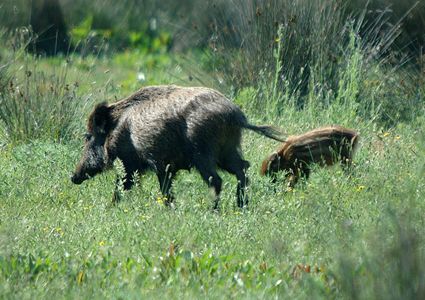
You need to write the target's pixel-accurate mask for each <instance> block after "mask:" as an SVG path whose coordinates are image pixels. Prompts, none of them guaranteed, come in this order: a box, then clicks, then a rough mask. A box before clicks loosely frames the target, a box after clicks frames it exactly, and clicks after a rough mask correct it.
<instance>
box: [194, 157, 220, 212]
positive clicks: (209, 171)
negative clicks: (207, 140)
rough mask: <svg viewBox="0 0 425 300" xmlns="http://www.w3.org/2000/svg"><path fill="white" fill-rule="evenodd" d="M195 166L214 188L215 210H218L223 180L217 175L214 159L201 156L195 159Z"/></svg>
mask: <svg viewBox="0 0 425 300" xmlns="http://www.w3.org/2000/svg"><path fill="white" fill-rule="evenodd" d="M194 164H195V167H196V169H197V170H198V171H199V173H200V174H201V176H202V179H203V180H204V181H205V182H206V183H207V184H208V186H209V187H212V188H214V193H215V199H214V209H218V204H219V201H220V198H219V196H220V192H221V184H222V180H221V178H220V176H218V174H217V171H216V168H215V163H214V160H213V159H212V157H209V156H207V155H199V156H198V157H197V158H196V159H195V162H194Z"/></svg>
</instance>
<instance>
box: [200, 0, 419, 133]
mask: <svg viewBox="0 0 425 300" xmlns="http://www.w3.org/2000/svg"><path fill="white" fill-rule="evenodd" d="M242 2H243V3H242ZM242 2H240V1H237V0H236V1H233V2H232V5H231V7H230V9H229V7H227V10H226V11H223V12H222V14H221V15H220V14H219V13H216V15H217V16H218V18H217V21H216V22H217V23H216V26H215V28H216V35H215V37H214V39H213V40H212V41H211V44H210V47H211V51H210V52H208V55H209V56H210V58H211V59H210V63H211V64H212V65H213V68H212V69H213V70H215V71H216V72H217V73H219V74H221V76H223V77H224V78H225V81H226V82H227V83H228V84H230V85H231V86H233V88H234V89H235V90H239V91H240V90H241V89H243V88H246V87H248V88H250V87H256V88H257V92H256V97H255V99H256V101H254V103H253V104H254V105H251V106H254V107H256V109H257V110H262V109H264V108H266V107H268V106H270V104H271V105H272V106H275V109H272V110H276V111H279V110H280V111H282V106H284V105H290V104H295V105H296V106H297V107H299V108H302V107H304V106H306V104H313V103H314V105H315V107H316V108H317V109H325V108H328V107H330V106H331V105H332V103H334V102H335V103H341V102H344V103H350V105H352V104H354V105H355V107H354V106H352V107H349V108H348V109H350V110H352V113H353V114H354V115H357V116H360V117H362V118H368V119H370V120H378V121H380V122H381V124H383V125H394V124H395V123H396V122H397V121H400V120H411V119H412V118H414V117H416V116H417V114H416V111H417V110H416V108H417V107H420V106H423V105H424V103H423V101H422V100H421V97H420V95H421V94H422V93H423V87H422V86H423V85H420V84H418V83H419V81H420V80H421V79H420V78H422V79H423V74H420V73H419V72H417V71H414V70H412V68H409V67H408V65H409V58H408V57H407V56H403V55H402V54H400V52H396V51H393V50H392V47H393V44H394V41H395V40H397V38H398V37H399V35H400V32H401V31H400V21H399V22H396V23H395V24H390V22H389V20H390V17H391V14H390V11H389V10H383V11H381V12H379V13H378V12H376V13H375V18H373V19H372V18H370V17H369V16H368V14H369V11H368V10H367V7H365V8H364V9H363V10H362V11H360V12H358V13H357V14H351V15H350V14H349V12H348V10H347V6H346V5H345V4H344V3H343V2H339V1H319V2H317V1H304V0H299V1H295V2H294V1H268V2H261V1H254V0H250V1H242ZM229 20H231V21H229ZM229 22H230V23H229ZM412 79H414V80H412ZM269 91H272V93H271V94H270V93H269ZM354 115H353V117H354Z"/></svg>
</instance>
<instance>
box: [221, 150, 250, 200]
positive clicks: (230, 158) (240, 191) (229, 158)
mask: <svg viewBox="0 0 425 300" xmlns="http://www.w3.org/2000/svg"><path fill="white" fill-rule="evenodd" d="M220 167H221V168H222V169H224V170H226V171H227V172H229V173H230V174H233V175H235V176H236V179H237V180H238V185H237V189H236V197H237V198H236V201H237V202H236V203H237V205H238V207H243V206H244V204H248V197H247V196H246V194H245V191H246V186H247V185H248V183H249V181H248V177H247V175H246V171H247V170H248V168H249V162H247V161H246V160H243V159H242V157H241V156H240V154H239V153H238V152H237V151H236V150H235V151H234V152H232V153H228V154H227V155H226V156H225V158H224V160H223V161H222V162H221V163H220Z"/></svg>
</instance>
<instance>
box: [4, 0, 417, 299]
mask: <svg viewBox="0 0 425 300" xmlns="http://www.w3.org/2000/svg"><path fill="white" fill-rule="evenodd" d="M43 1H44V0H43ZM48 1H52V0H48ZM41 2H42V1H41V0H40V1H35V0H34V1H33V2H32V4H33V5H31V6H29V5H28V2H27V1H9V0H5V1H2V2H1V3H0V43H1V45H2V46H1V47H0V295H1V297H4V298H19V299H21V298H24V299H25V298H31V299H32V298H46V297H47V298H53V297H54V298H77V297H78V298H104V297H108V298H119V297H122V298H124V297H125V298H139V297H140V296H149V297H163V296H167V297H171V298H182V297H211V298H228V297H241V298H242V297H244V298H254V297H255V298H260V297H261V298H265V297H266V298H272V297H273V298H284V299H285V298H299V299H304V298H305V299H307V298H308V299H311V298H324V299H329V298H338V299H339V298H347V299H356V298H368V299H369V298H376V299H381V298H384V299H400V298H403V299H424V298H425V276H424V275H425V274H424V270H423V268H421V266H423V265H424V259H425V241H424V236H425V232H424V228H425V226H424V225H425V224H424V218H423V215H424V212H425V207H424V205H425V201H424V193H423V190H424V185H425V183H424V180H423V178H424V175H425V150H424V149H425V132H424V128H425V114H424V112H425V111H424V98H425V81H424V80H425V72H424V70H425V65H424V63H425V60H424V56H423V55H424V52H423V48H422V47H423V45H424V38H425V36H424V35H423V30H422V29H423V26H424V25H425V24H424V14H423V12H424V11H425V10H424V3H423V2H422V1H419V2H416V1H403V2H399V1H389V0H387V1H384V0H382V1H379V0H376V1H370V2H368V3H366V1H362V0H356V1H350V2H345V1H330V0H329V1H328V0H323V1H307V0H299V1H286V0H281V1H277V0H270V1H255V0H248V1H239V0H234V1H224V0H222V1H221V0H217V1H209V2H208V4H206V3H205V1H196V0H190V1H189V0H187V1H186V0H185V1H149V0H145V1H141V0H126V1H120V2H119V3H116V2H114V1H110V0H104V1H101V0H95V1H82V0H77V1H67V0H63V1H59V4H60V8H61V10H62V13H63V18H64V24H65V25H66V28H67V35H68V36H69V41H70V44H69V47H68V50H67V51H65V52H63V51H60V52H59V51H58V52H57V53H53V54H57V55H50V53H44V54H43V53H38V54H33V53H28V52H27V50H32V49H33V45H34V39H36V38H37V36H38V37H40V33H37V32H35V31H34V28H33V27H31V26H29V24H30V23H31V15H32V13H33V10H34V7H35V8H37V7H38V5H39V3H41ZM34 4H36V5H35V6H34ZM40 5H41V4H40ZM169 83H174V84H182V85H206V86H210V87H215V88H217V89H219V90H220V91H222V92H223V93H225V94H227V95H228V96H229V98H231V99H232V100H233V101H235V102H236V103H237V104H238V105H240V106H241V107H242V109H243V110H244V112H245V113H246V114H247V116H248V117H249V119H250V120H251V121H252V122H253V123H269V124H275V125H278V126H281V127H282V128H283V129H284V130H285V131H286V132H288V133H290V134H297V133H301V132H304V131H306V130H309V129H312V128H315V127H318V126H322V125H325V124H341V125H344V126H347V127H351V128H355V129H356V130H358V131H359V132H360V135H361V148H360V149H359V151H358V153H357V155H356V158H355V169H354V171H353V173H352V174H351V175H350V176H345V174H344V173H343V172H342V170H340V169H339V168H338V167H335V168H329V169H320V168H315V170H314V172H313V175H312V178H311V179H310V180H309V181H308V182H304V183H302V184H300V185H298V186H296V188H295V189H292V190H290V189H287V188H286V185H285V184H284V178H283V174H282V177H281V180H279V181H278V184H276V185H273V184H272V183H270V182H269V180H268V179H267V178H262V177H260V176H259V175H258V169H259V166H260V163H261V160H262V159H263V158H264V156H265V155H266V154H267V153H269V152H271V151H273V150H274V149H275V148H276V147H277V144H276V143H275V142H273V141H270V140H267V139H265V138H263V137H259V136H257V135H255V134H251V133H245V134H244V142H243V152H244V154H245V157H246V159H247V160H249V161H250V162H251V165H252V167H251V169H250V170H249V175H250V177H251V181H252V184H251V186H250V189H249V192H248V193H249V196H250V199H251V202H250V206H249V207H248V209H245V210H238V209H237V208H235V204H234V203H235V199H234V198H235V197H234V190H235V187H236V182H235V180H234V178H233V177H231V176H229V175H227V174H223V178H224V182H225V184H224V191H223V196H222V201H221V211H220V213H213V212H212V211H211V204H212V203H211V199H210V196H209V193H208V189H207V187H206V186H205V185H204V184H203V182H202V181H201V179H200V176H199V175H198V174H197V173H196V172H192V173H188V172H182V173H181V174H180V175H179V177H178V178H177V182H176V183H175V186H174V190H175V194H176V197H177V208H176V209H175V210H170V209H168V208H166V207H164V205H163V201H162V198H161V195H160V191H159V188H158V184H157V183H156V180H155V178H154V176H152V174H149V173H148V174H144V175H142V176H141V178H140V180H139V182H138V186H137V187H136V188H134V189H133V190H132V191H130V192H126V193H123V195H122V197H123V201H122V202H121V203H120V204H119V205H118V206H112V205H111V198H112V193H113V190H114V182H115V177H116V176H118V175H119V174H120V172H121V171H120V170H121V168H120V165H119V163H117V165H116V167H115V168H114V170H113V171H111V172H108V173H105V174H102V175H99V176H97V177H96V178H94V179H92V180H90V181H87V182H86V183H84V184H83V185H81V186H74V185H72V184H71V183H70V180H69V175H70V173H71V172H72V170H73V168H74V166H75V163H76V161H77V160H78V157H79V155H80V151H81V146H82V138H81V137H82V134H83V133H84V127H85V118H86V117H87V115H88V114H89V112H90V111H91V109H92V107H93V105H94V104H95V103H97V102H100V101H104V100H107V101H109V102H113V101H115V100H116V99H119V98H120V97H123V96H126V95H128V94H129V93H130V92H133V91H134V90H136V89H138V88H140V86H144V85H149V84H169Z"/></svg>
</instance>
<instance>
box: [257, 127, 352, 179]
mask: <svg viewBox="0 0 425 300" xmlns="http://www.w3.org/2000/svg"><path fill="white" fill-rule="evenodd" d="M358 140H359V135H358V134H357V132H355V131H354V130H351V129H348V128H344V127H341V126H327V127H321V128H317V129H314V130H312V131H309V132H307V133H304V134H302V135H298V136H290V137H288V139H287V140H286V141H285V142H284V143H283V144H282V145H281V146H280V147H279V149H278V151H277V152H275V153H273V154H271V155H270V156H269V157H267V158H266V159H265V160H264V161H263V164H262V166H261V172H260V173H261V174H262V175H269V176H271V177H273V181H275V180H276V173H277V172H278V171H286V172H287V176H288V177H289V186H290V187H293V186H294V185H295V184H296V183H297V181H298V179H299V177H300V176H304V177H306V178H308V177H309V175H310V165H311V164H312V163H317V164H319V165H321V166H325V165H328V166H329V165H333V164H335V163H336V162H340V163H341V165H342V166H344V167H348V166H350V165H351V162H352V159H353V154H354V151H355V150H356V148H357V145H358Z"/></svg>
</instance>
